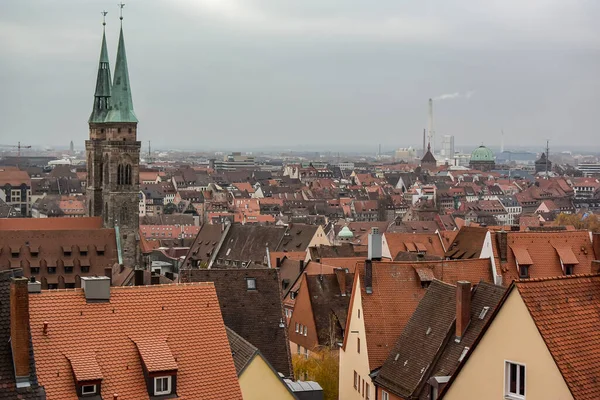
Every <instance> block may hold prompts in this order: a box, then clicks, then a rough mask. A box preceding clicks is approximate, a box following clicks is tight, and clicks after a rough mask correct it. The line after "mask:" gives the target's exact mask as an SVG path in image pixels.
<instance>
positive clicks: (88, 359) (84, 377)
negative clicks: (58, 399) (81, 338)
mask: <svg viewBox="0 0 600 400" xmlns="http://www.w3.org/2000/svg"><path fill="white" fill-rule="evenodd" d="M67 358H68V359H69V362H70V363H71V368H72V369H73V373H74V374H75V378H76V379H77V380H78V381H95V380H99V379H102V371H101V370H100V367H99V366H98V363H97V362H96V354H95V353H94V352H92V351H86V350H82V351H73V352H69V353H67Z"/></svg>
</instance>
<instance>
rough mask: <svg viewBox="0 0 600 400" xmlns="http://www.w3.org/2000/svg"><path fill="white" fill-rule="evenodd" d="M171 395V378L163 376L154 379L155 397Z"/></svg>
mask: <svg viewBox="0 0 600 400" xmlns="http://www.w3.org/2000/svg"><path fill="white" fill-rule="evenodd" d="M163 394H171V377H170V376H161V377H158V378H154V395H155V396H160V395H163Z"/></svg>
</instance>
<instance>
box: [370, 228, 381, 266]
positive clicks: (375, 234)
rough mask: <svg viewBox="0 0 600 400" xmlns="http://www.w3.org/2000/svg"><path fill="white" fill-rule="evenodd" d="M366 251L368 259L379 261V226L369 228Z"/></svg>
mask: <svg viewBox="0 0 600 400" xmlns="http://www.w3.org/2000/svg"><path fill="white" fill-rule="evenodd" d="M367 252H368V256H367V258H368V259H369V260H375V261H381V234H380V233H379V228H376V227H373V228H371V233H369V246H368V250H367Z"/></svg>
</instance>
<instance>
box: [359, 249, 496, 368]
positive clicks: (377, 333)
mask: <svg viewBox="0 0 600 400" xmlns="http://www.w3.org/2000/svg"><path fill="white" fill-rule="evenodd" d="M420 268H423V269H425V268H426V269H429V270H430V274H427V276H431V275H433V277H434V278H435V279H438V280H441V281H443V282H446V283H450V284H455V283H456V282H457V281H459V280H468V281H470V282H479V281H480V280H484V281H485V282H488V283H493V275H492V267H491V262H490V260H489V259H473V260H453V261H446V260H440V261H426V262H422V263H418V262H389V261H383V262H373V282H372V286H373V289H372V292H373V293H371V294H367V292H366V289H365V264H364V262H361V263H357V265H356V272H355V275H358V276H359V277H360V283H361V287H360V288H358V289H360V291H361V297H362V306H363V315H364V323H365V333H366V337H367V352H368V354H369V366H370V368H371V370H374V369H376V368H379V367H380V366H381V365H382V364H383V362H384V361H385V359H386V358H387V356H388V354H389V352H390V351H391V349H392V346H393V345H394V343H395V342H396V340H397V338H398V336H400V333H402V330H403V329H404V327H405V325H406V323H407V322H408V320H409V319H410V317H411V316H412V314H413V312H414V310H415V309H416V308H417V305H418V304H419V301H420V300H421V298H422V297H423V295H424V294H425V288H424V285H422V284H421V283H422V282H421V278H420V276H419V273H418V271H417V269H420ZM421 272H422V273H423V272H424V271H421ZM352 290H353V295H354V291H355V290H357V287H356V280H355V284H354V286H353V288H352Z"/></svg>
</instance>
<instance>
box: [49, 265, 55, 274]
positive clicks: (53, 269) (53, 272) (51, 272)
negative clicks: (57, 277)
mask: <svg viewBox="0 0 600 400" xmlns="http://www.w3.org/2000/svg"><path fill="white" fill-rule="evenodd" d="M55 273H56V267H48V274H55Z"/></svg>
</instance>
